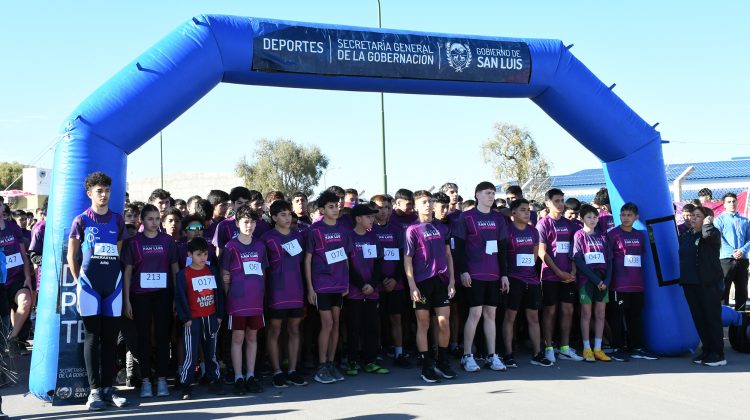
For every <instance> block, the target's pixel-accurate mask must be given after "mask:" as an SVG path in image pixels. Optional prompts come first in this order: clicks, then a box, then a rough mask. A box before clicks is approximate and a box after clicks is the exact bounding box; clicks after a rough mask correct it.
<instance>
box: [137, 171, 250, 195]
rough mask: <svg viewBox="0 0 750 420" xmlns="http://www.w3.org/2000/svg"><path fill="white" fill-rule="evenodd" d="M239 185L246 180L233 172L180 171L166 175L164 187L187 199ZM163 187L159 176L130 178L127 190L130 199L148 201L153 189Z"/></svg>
mask: <svg viewBox="0 0 750 420" xmlns="http://www.w3.org/2000/svg"><path fill="white" fill-rule="evenodd" d="M238 185H245V183H244V181H243V180H242V179H241V178H240V177H238V176H236V175H234V174H232V173H205V172H192V173H178V174H169V175H164V189H165V190H167V191H169V193H170V194H172V197H173V198H182V199H183V200H187V199H188V198H190V197H191V196H193V195H196V194H197V195H200V196H201V197H203V198H206V196H207V195H208V192H209V191H211V190H217V189H218V190H224V191H226V192H229V190H231V189H232V188H234V187H236V186H238ZM160 187H161V179H160V178H159V177H158V176H155V177H148V178H139V179H133V180H128V186H127V191H128V193H129V194H130V201H144V202H145V201H146V200H148V197H149V196H150V195H151V191H153V190H155V189H157V188H160Z"/></svg>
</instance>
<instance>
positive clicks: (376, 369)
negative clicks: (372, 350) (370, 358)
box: [365, 363, 391, 375]
mask: <svg viewBox="0 0 750 420" xmlns="http://www.w3.org/2000/svg"><path fill="white" fill-rule="evenodd" d="M365 372H367V373H377V374H379V375H384V374H386V373H391V371H390V370H388V369H386V368H384V367H382V366H380V365H379V364H377V363H368V364H367V365H366V366H365Z"/></svg>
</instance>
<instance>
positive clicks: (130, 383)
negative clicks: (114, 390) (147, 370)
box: [125, 376, 141, 388]
mask: <svg viewBox="0 0 750 420" xmlns="http://www.w3.org/2000/svg"><path fill="white" fill-rule="evenodd" d="M125 386H127V387H131V388H138V387H140V386H141V378H139V377H138V376H128V377H126V378H125Z"/></svg>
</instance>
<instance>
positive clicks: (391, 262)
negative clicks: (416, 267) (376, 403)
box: [370, 194, 411, 368]
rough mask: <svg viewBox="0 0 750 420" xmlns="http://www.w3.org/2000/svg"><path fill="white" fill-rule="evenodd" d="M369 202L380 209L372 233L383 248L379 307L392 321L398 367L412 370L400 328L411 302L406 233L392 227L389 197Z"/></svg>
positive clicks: (391, 208) (392, 336) (399, 227)
mask: <svg viewBox="0 0 750 420" xmlns="http://www.w3.org/2000/svg"><path fill="white" fill-rule="evenodd" d="M370 200H371V201H370V203H371V204H372V205H373V206H375V208H377V209H378V212H377V213H376V214H375V224H374V225H373V226H372V231H373V232H375V235H376V236H377V237H378V241H379V242H380V245H381V246H382V247H383V263H382V265H381V269H382V272H383V283H382V285H381V290H382V292H383V293H381V294H380V303H381V307H382V308H384V310H385V313H386V314H387V315H388V319H389V321H390V325H391V330H390V332H391V339H392V340H393V357H394V359H395V363H396V366H399V367H403V368H408V367H411V363H410V362H409V359H408V358H407V357H406V355H405V354H404V335H403V328H402V327H401V320H402V316H403V314H405V313H406V310H407V304H408V302H409V295H408V292H407V291H406V288H405V287H404V279H405V274H404V263H403V261H404V259H403V255H404V231H403V230H402V229H401V226H397V225H396V224H395V223H389V220H390V217H391V212H392V210H393V207H392V204H391V200H390V199H389V198H388V196H386V195H382V194H381V195H376V196H374V197H372V198H371V199H370Z"/></svg>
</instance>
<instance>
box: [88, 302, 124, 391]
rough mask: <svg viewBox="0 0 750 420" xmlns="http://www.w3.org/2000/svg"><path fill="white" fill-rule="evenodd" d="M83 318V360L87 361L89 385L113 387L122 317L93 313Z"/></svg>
mask: <svg viewBox="0 0 750 420" xmlns="http://www.w3.org/2000/svg"><path fill="white" fill-rule="evenodd" d="M81 319H82V320H83V328H84V334H85V339H84V342H83V360H84V362H85V363H86V374H87V375H88V378H89V386H90V387H91V389H97V388H102V387H104V388H107V387H111V386H112V378H113V377H114V370H115V350H116V347H117V335H118V334H119V333H120V317H119V316H118V317H111V316H103V315H92V316H84V317H82V318H81ZM100 370H101V377H100V374H99V371H100Z"/></svg>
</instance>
